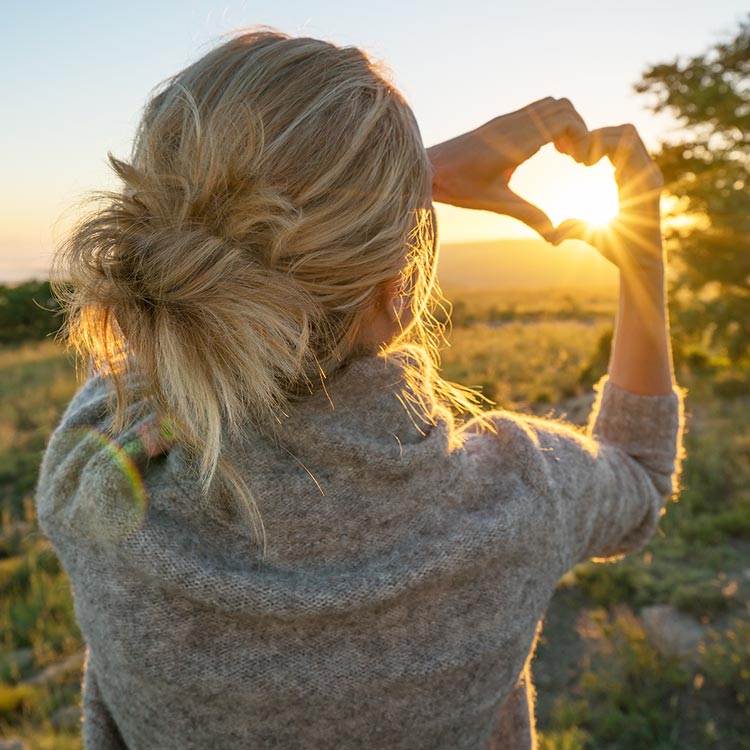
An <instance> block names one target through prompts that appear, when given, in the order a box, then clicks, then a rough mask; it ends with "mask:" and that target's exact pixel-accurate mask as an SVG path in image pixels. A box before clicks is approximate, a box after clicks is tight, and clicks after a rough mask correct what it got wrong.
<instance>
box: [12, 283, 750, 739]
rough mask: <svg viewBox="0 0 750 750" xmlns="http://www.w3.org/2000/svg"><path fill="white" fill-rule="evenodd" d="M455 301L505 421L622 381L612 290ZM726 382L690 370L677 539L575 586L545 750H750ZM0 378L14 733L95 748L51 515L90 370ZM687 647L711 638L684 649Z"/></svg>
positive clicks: (585, 573) (578, 574) (739, 426)
mask: <svg viewBox="0 0 750 750" xmlns="http://www.w3.org/2000/svg"><path fill="white" fill-rule="evenodd" d="M445 291H446V294H447V296H448V297H449V299H451V300H452V302H453V303H454V316H453V319H454V322H453V329H452V332H451V344H452V345H451V347H450V348H449V349H447V350H446V351H445V352H444V354H443V370H444V374H445V375H446V376H447V377H449V378H451V379H454V380H458V381H460V382H462V383H464V384H466V385H471V386H477V387H479V388H481V390H482V392H483V393H484V394H485V395H487V396H488V397H489V398H491V399H492V400H493V401H494V403H495V408H509V409H517V410H520V411H527V412H530V413H535V414H541V415H544V414H550V415H559V414H565V415H567V416H568V418H570V419H571V420H572V421H576V422H578V423H579V424H580V423H582V421H584V420H585V417H586V415H587V410H588V408H589V406H590V401H591V384H592V383H593V382H594V381H595V380H596V379H597V378H598V377H599V376H600V375H602V374H604V372H605V371H606V363H607V357H608V347H609V340H610V336H611V326H612V316H613V312H614V308H615V298H614V296H613V293H612V290H611V289H609V290H607V289H601V290H598V291H597V290H589V291H587V292H586V293H585V294H584V293H581V292H580V290H574V289H569V290H562V291H552V290H547V291H544V290H515V291H514V290H508V289H502V290H490V289H484V290H481V291H470V290H467V289H466V288H461V287H458V286H456V287H452V288H450V287H449V288H446V289H445ZM724 368H725V363H722V362H721V361H715V360H712V359H711V358H710V357H708V356H704V357H698V356H695V353H693V354H692V355H691V357H690V358H688V359H684V358H683V359H681V360H680V362H679V371H678V379H679V381H680V383H681V385H684V386H687V387H688V389H689V397H688V414H687V417H688V432H687V435H686V448H687V452H688V459H687V461H686V464H685V469H684V485H685V489H684V491H683V493H682V496H681V498H680V501H679V503H677V504H672V505H671V507H670V508H669V511H668V513H667V515H666V516H665V517H664V518H663V519H662V523H661V525H660V530H659V533H658V534H656V535H655V536H654V538H653V539H652V541H651V543H650V544H649V545H648V547H647V548H646V549H645V550H644V551H642V552H641V553H639V554H637V555H631V556H629V557H626V558H624V559H622V560H619V561H617V562H613V563H607V564H600V563H593V562H591V563H585V564H582V565H579V566H577V567H576V568H575V569H574V570H573V571H571V572H570V573H569V574H568V575H566V576H565V577H564V578H563V580H562V581H561V582H560V585H559V587H558V591H557V593H556V595H555V598H554V599H553V602H552V605H551V607H550V610H549V613H548V615H547V617H546V618H545V624H544V629H543V633H542V637H541V639H540V642H539V644H538V647H537V652H536V657H535V661H534V664H533V667H532V670H533V673H534V677H535V682H536V685H537V690H538V706H537V707H538V718H539V726H540V729H541V733H542V737H541V747H542V748H543V749H544V750H551V749H552V748H555V749H556V750H583V749H584V748H586V749H589V748H590V749H594V748H596V750H602V749H603V750H606V749H608V748H613V749H617V750H636V749H637V750H645V749H646V748H660V749H661V750H671V749H674V750H678V748H679V750H685V749H687V750H692V749H693V748H694V749H695V750H698V749H699V748H700V749H702V748H713V747H721V748H723V749H724V750H741V749H743V748H745V749H746V750H747V749H748V748H750V720H749V719H748V717H749V716H750V673H749V670H750V418H748V414H749V413H750V403H749V399H748V396H747V395H746V392H744V393H743V391H742V389H741V388H740V389H738V390H737V391H736V392H735V394H734V395H732V394H731V392H727V391H726V389H725V390H723V391H722V390H721V389H718V387H717V386H716V385H715V384H716V383H717V382H722V378H723V377H725V375H726V373H725V372H723V370H724ZM0 376H1V377H0V383H2V385H1V386H0V396H1V397H2V400H1V401H0V404H1V405H0V510H1V517H0V520H1V523H2V528H1V529H0V593H1V594H2V598H1V599H0V633H2V638H1V639H0V737H6V738H7V737H15V738H20V739H21V740H23V741H24V743H25V747H28V748H34V749H36V748H40V749H41V750H44V749H45V748H60V749H61V750H68V749H72V748H80V747H81V746H82V743H81V739H80V726H79V720H80V713H79V712H78V709H77V708H76V706H77V705H78V702H79V700H80V679H81V666H82V665H81V662H80V655H81V652H82V646H83V642H82V639H81V634H80V632H79V630H78V627H77V625H76V623H75V618H74V616H73V610H72V599H71V595H70V590H69V587H68V583H67V579H66V576H65V574H64V572H63V571H62V570H61V568H60V566H59V563H58V561H57V558H56V556H55V555H54V552H53V551H52V550H51V548H50V546H49V544H48V542H47V541H46V540H45V539H44V537H43V536H42V535H41V534H40V533H39V531H38V529H37V527H36V519H35V514H34V504H33V487H34V484H35V480H36V471H37V467H38V463H39V459H40V456H41V452H42V451H43V448H44V445H45V441H46V439H47V437H48V435H49V433H50V432H51V430H52V428H53V427H54V425H55V424H56V422H57V420H58V419H59V417H60V415H61V413H62V410H63V409H64V408H65V405H66V404H67V402H68V401H69V399H70V397H71V395H72V394H73V392H74V389H75V387H76V382H75V374H74V369H73V366H72V363H71V361H70V360H69V359H68V357H67V356H66V355H65V354H64V353H62V352H61V351H60V349H59V347H57V346H56V345H55V344H54V343H52V342H50V341H47V342H43V343H39V344H27V345H24V346H21V347H20V348H14V349H8V350H5V351H0ZM717 393H721V394H723V395H722V397H721V398H720V397H718V396H717ZM730 396H731V397H730ZM660 614H661V616H666V617H667V619H668V622H667V624H665V623H664V622H662V623H661V625H658V616H659V615H660ZM655 622H656V623H657V624H656V625H655V624H654V623H655ZM670 628H671V630H670ZM680 628H682V630H680ZM685 633H687V634H688V636H690V637H693V638H694V641H695V642H694V643H693V645H692V647H691V648H686V649H683V650H682V652H681V653H675V651H674V648H672V647H673V646H674V645H675V642H676V640H679V638H680V637H682V636H683V635H685ZM675 634H676V635H675ZM687 640H688V641H689V640H690V638H687Z"/></svg>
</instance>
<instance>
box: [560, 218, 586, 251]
mask: <svg viewBox="0 0 750 750" xmlns="http://www.w3.org/2000/svg"><path fill="white" fill-rule="evenodd" d="M587 229H588V225H587V224H586V222H585V221H584V220H583V219H566V220H565V221H563V222H562V223H561V224H558V226H557V227H556V228H555V230H554V232H553V235H552V236H553V244H555V245H559V244H560V243H561V242H563V241H565V240H582V239H584V237H585V236H586V232H587Z"/></svg>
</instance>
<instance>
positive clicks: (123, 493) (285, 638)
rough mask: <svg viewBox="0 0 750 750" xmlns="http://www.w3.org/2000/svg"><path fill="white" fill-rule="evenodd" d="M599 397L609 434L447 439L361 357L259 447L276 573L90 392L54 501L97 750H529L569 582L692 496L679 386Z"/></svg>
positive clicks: (249, 439)
mask: <svg viewBox="0 0 750 750" xmlns="http://www.w3.org/2000/svg"><path fill="white" fill-rule="evenodd" d="M599 388H600V394H599V397H598V399H597V404H596V405H595V408H594V411H593V412H592V420H591V422H590V426H589V432H588V436H584V435H583V434H581V433H579V432H577V431H576V430H574V429H573V428H572V427H570V426H567V425H563V424H558V423H554V422H548V421H544V420H538V419H533V418H530V417H523V416H521V415H518V414H513V413H509V412H502V411H498V412H493V413H492V419H491V423H490V427H489V429H488V427H487V425H482V424H481V423H480V422H478V421H477V420H472V421H470V422H468V423H467V424H464V425H459V424H456V423H454V421H453V418H452V417H451V413H450V411H449V410H448V409H447V408H446V407H445V406H443V405H441V404H439V403H436V405H435V413H436V414H437V418H436V419H434V420H433V422H428V421H425V420H422V419H420V417H419V415H418V413H417V412H415V411H414V410H409V411H407V409H405V407H404V401H406V402H408V401H409V395H410V388H409V385H408V379H407V378H406V377H405V372H404V369H403V364H402V362H401V361H400V360H399V359H398V358H395V357H383V356H362V357H357V358H354V359H353V360H352V361H351V363H350V364H349V365H348V366H347V367H345V368H344V369H343V370H342V371H340V372H339V373H338V374H337V375H336V376H335V377H333V378H331V379H330V380H329V382H328V384H327V391H326V392H324V391H319V392H317V393H316V394H315V395H313V396H311V397H308V398H305V399H302V400H300V401H299V402H297V403H295V404H294V405H293V408H291V409H290V411H289V415H288V418H287V419H286V420H283V424H282V427H281V429H280V430H279V433H278V436H277V441H276V442H274V441H271V440H269V439H268V438H267V437H265V436H262V435H260V434H259V433H256V432H253V430H252V429H249V428H248V430H247V431H246V433H245V435H244V439H243V440H242V441H241V446H242V450H241V454H238V456H237V460H238V466H239V467H240V468H241V470H242V471H243V472H244V473H245V474H246V476H248V477H249V478H250V480H251V482H252V486H253V488H254V490H256V492H257V495H256V496H257V498H258V506H259V510H260V513H261V516H262V518H263V521H264V526H265V529H266V532H267V536H268V549H267V556H266V559H265V561H264V562H262V563H259V562H258V557H259V550H260V547H259V545H258V543H256V541H254V540H253V539H252V537H251V535H250V533H249V530H248V529H247V524H246V521H245V520H244V519H242V518H241V517H239V516H237V515H235V514H234V511H232V510H231V509H230V507H229V506H224V505H221V504H220V503H214V502H211V501H210V499H209V497H208V496H206V494H205V493H204V492H203V491H202V488H201V484H200V481H199V479H198V476H197V474H196V473H195V471H194V470H193V469H192V468H191V467H190V465H189V462H188V461H186V458H185V453H184V451H183V450H182V448H181V447H180V446H179V444H175V445H174V446H173V447H172V448H171V450H167V451H166V452H165V453H164V454H163V455H161V456H158V457H151V458H148V457H147V456H146V454H145V453H144V451H143V445H142V444H141V443H140V441H139V440H138V437H137V435H138V433H137V432H136V429H137V426H138V425H137V424H132V425H130V427H129V428H128V429H127V430H126V431H125V432H124V433H122V434H121V435H120V436H118V437H117V439H116V440H114V441H111V440H109V439H106V438H104V437H103V434H104V433H105V432H106V428H107V425H108V422H109V421H110V417H109V416H108V410H107V389H106V387H105V383H104V381H103V380H102V379H101V378H92V379H91V380H89V381H88V383H87V384H86V385H85V387H84V388H83V389H82V390H81V391H79V393H78V394H77V396H76V397H75V399H74V401H73V402H72V404H71V406H70V408H69V410H68V412H67V414H66V416H65V417H64V419H63V421H62V424H61V425H60V427H59V428H58V430H57V431H56V433H55V434H54V435H53V437H52V440H51V442H50V445H49V448H48V451H47V454H46V456H45V461H44V464H43V466H42V472H41V478H40V484H39V490H38V507H39V518H40V525H41V528H42V529H43V531H44V532H45V533H46V534H47V535H48V536H49V537H50V539H51V540H52V542H53V544H54V545H55V548H56V550H57V551H58V554H59V555H60V558H61V560H62V562H63V565H64V567H65V569H66V571H67V572H68V574H69V577H70V580H71V584H72V587H73V590H74V594H75V606H76V615H77V617H78V620H79V623H80V625H81V629H82V632H83V634H84V636H85V638H86V641H87V644H88V663H87V668H86V676H85V684H84V713H85V722H84V733H85V736H86V747H91V748H124V747H127V748H130V749H131V750H141V749H142V748H143V749H145V748H153V747H159V748H160V749H163V750H169V748H173V747H174V748H178V747H179V748H182V749H184V748H193V747H195V748H198V747H217V748H222V749H226V750H231V749H232V748H235V747H236V748H247V747H284V748H331V747H339V748H354V747H362V748H394V749H395V748H404V749H406V748H409V750H415V749H417V748H425V749H426V748H434V749H437V748H446V749H447V748H466V749H467V750H476V749H477V748H480V747H485V746H487V743H488V742H489V741H490V740H491V738H494V741H495V742H496V743H498V745H497V746H498V747H499V746H502V747H514V748H528V747H530V746H531V743H532V739H531V734H532V732H533V730H532V729H531V727H532V726H533V717H532V715H531V708H530V706H529V705H528V704H527V698H528V695H529V691H530V689H531V686H530V683H529V681H528V673H527V670H526V668H525V665H526V663H527V658H528V656H529V651H530V649H531V647H532V644H533V641H534V638H535V633H536V628H537V624H538V622H539V619H540V617H541V616H542V615H543V612H544V610H545V608H546V606H547V604H548V602H549V599H550V597H551V595H552V592H553V590H554V588H555V585H556V583H557V581H558V579H559V577H560V576H561V575H563V574H564V573H565V572H566V571H567V570H568V569H569V568H570V567H571V566H572V565H573V564H575V563H576V562H578V560H581V559H586V558H588V557H590V556H602V555H611V554H616V553H620V552H625V551H628V550H630V549H634V548H636V547H638V546H639V545H641V544H642V543H644V542H645V540H646V539H647V538H648V536H649V535H650V534H651V533H652V531H653V529H654V527H655V525H656V523H657V520H658V517H659V513H660V511H661V508H662V505H663V501H664V498H665V497H667V496H668V495H669V494H670V493H671V490H672V488H673V485H672V480H673V476H672V474H673V471H674V468H675V463H674V461H675V448H676V443H677V439H678V437H679V435H678V433H679V430H680V429H681V426H680V410H681V394H680V393H679V391H677V390H675V391H674V392H673V393H672V394H669V395H659V396H639V395H636V394H633V393H629V392H627V391H624V390H622V389H619V388H617V387H616V386H614V384H612V383H611V382H608V381H606V379H605V380H603V381H602V382H601V383H600V385H599ZM514 687H515V688H516V689H515V691H514Z"/></svg>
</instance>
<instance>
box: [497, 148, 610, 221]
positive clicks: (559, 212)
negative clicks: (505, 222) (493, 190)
mask: <svg viewBox="0 0 750 750" xmlns="http://www.w3.org/2000/svg"><path fill="white" fill-rule="evenodd" d="M509 186H510V187H511V189H512V190H513V191H514V192H515V193H517V194H518V195H519V196H520V197H521V198H523V199H524V200H526V201H528V202H529V203H532V204H533V205H535V206H537V207H538V208H540V209H541V210H542V211H544V213H545V214H546V215H547V216H548V217H549V219H550V221H551V222H552V224H553V226H555V227H558V226H560V224H561V223H562V222H563V221H565V220H567V219H582V220H583V221H585V222H586V223H587V224H589V225H591V226H594V227H597V226H604V225H606V224H607V223H608V222H609V221H610V220H611V219H613V218H614V217H615V216H617V214H618V212H619V205H618V197H617V183H616V182H615V178H614V167H613V166H612V164H611V162H610V161H609V159H607V158H602V159H600V160H599V161H598V162H596V164H593V165H592V166H584V165H583V164H580V163H578V162H577V161H575V160H574V159H573V158H572V157H570V156H567V155H564V154H562V153H560V152H559V151H558V150H557V149H556V148H555V146H554V145H553V144H547V145H546V146H543V147H542V148H541V149H540V150H539V151H538V152H537V153H536V154H535V155H534V156H532V157H531V158H530V159H528V160H527V161H525V162H523V163H522V164H521V165H519V166H518V167H517V168H516V170H515V172H514V173H513V177H512V178H511V180H510V183H509Z"/></svg>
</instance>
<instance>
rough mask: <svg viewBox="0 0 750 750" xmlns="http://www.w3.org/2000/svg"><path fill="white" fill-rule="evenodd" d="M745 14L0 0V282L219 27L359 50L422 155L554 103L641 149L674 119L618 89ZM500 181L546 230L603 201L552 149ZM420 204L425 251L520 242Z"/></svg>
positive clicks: (488, 218)
mask: <svg viewBox="0 0 750 750" xmlns="http://www.w3.org/2000/svg"><path fill="white" fill-rule="evenodd" d="M747 11H748V8H747V5H746V3H745V2H744V0H712V2H706V0H683V1H682V2H670V1H668V0H665V1H662V2H655V0H630V1H629V2H627V3H622V2H617V3H615V2H606V0H599V1H598V2H583V1H582V0H567V1H566V2H564V3H560V2H554V3H553V2H538V1H537V0H523V1H522V2H518V1H516V2H512V3H510V2H499V1H498V0H494V1H493V2H490V1H488V0H484V1H483V2H478V1H476V0H463V1H462V2H445V1H444V0H436V1H435V2H431V3H427V2H419V1H416V2H406V1H405V0H400V1H394V0H380V2H378V3H365V2H359V1H358V0H350V1H349V2H341V1H340V2H332V1H331V0H325V1H318V2H311V0H305V2H296V1H295V2H290V1H287V0H276V2H268V0H238V1H237V2H202V1H200V0H158V2H155V1H154V0H130V1H129V2H128V3H122V2H116V3H115V2H106V1H102V0H99V1H98V2H90V1H87V2H76V1H75V0H68V2H59V1H57V0H56V1H55V2H46V1H44V2H40V1H35V0H27V1H23V2H22V0H15V2H13V1H12V0H11V2H4V3H3V4H2V9H1V10H0V42H1V43H0V95H1V96H2V110H1V111H2V113H3V114H2V117H0V149H1V150H0V282H4V281H19V280H21V279H23V278H28V277H31V276H40V277H41V276H44V275H45V271H46V268H47V265H48V262H49V256H50V252H51V251H52V249H53V248H54V247H55V245H56V244H57V243H59V241H60V240H61V238H62V237H64V235H65V232H66V230H67V229H69V227H70V226H71V225H72V222H73V221H74V220H75V218H76V216H77V215H78V212H77V211H78V210H77V208H76V204H77V202H79V201H80V200H81V199H82V198H83V197H84V195H85V193H86V192H87V191H91V190H97V189H103V188H112V187H115V186H116V182H115V180H114V178H113V176H112V175H111V173H110V172H109V169H108V167H107V164H106V157H107V152H108V151H111V152H112V153H113V154H114V155H115V156H120V157H123V158H127V156H128V155H129V152H130V146H131V142H132V137H133V134H134V132H135V127H136V124H137V122H138V119H139V116H140V113H141V110H142V108H143V105H144V104H145V102H146V99H147V97H148V95H149V93H150V91H151V89H152V88H153V87H154V86H156V85H157V84H158V83H159V82H160V81H161V80H162V79H164V78H166V77H167V76H169V75H171V74H173V73H175V72H177V71H178V70H180V69H181V68H183V67H184V66H185V65H187V64H188V63H190V62H192V61H193V60H195V59H197V58H198V57H200V56H201V55H203V54H205V53H206V52H207V51H208V50H209V49H211V48H212V47H213V46H215V45H217V44H219V43H220V42H221V35H222V34H226V33H229V32H231V31H232V30H233V29H238V28H242V27H246V26H250V25H256V24H265V25H269V26H272V27H275V28H277V29H279V30H281V31H284V32H286V33H289V34H292V35H295V36H313V37H317V38H321V39H327V40H329V41H332V42H334V43H336V44H339V45H354V46H358V47H361V48H362V49H364V50H365V51H366V52H368V53H369V54H370V55H371V56H373V57H375V58H376V59H378V60H381V61H383V62H385V63H386V65H387V66H388V67H389V68H390V70H391V71H392V73H393V80H394V82H395V83H396V85H397V87H398V88H399V89H400V90H401V91H402V92H403V93H404V95H405V96H406V98H407V100H408V101H409V103H410V104H411V106H412V108H413V110H414V112H415V115H416V117H417V121H418V122H419V125H420V130H421V133H422V138H423V141H424V144H425V146H427V147H429V146H431V145H434V144H436V143H439V142H440V141H442V140H447V139H449V138H452V137H454V136H456V135H459V134H460V133H463V132H466V131H468V130H472V129H473V128H476V127H477V126H479V125H481V124H482V123H484V122H486V121H488V120H490V119H492V118H493V117H496V116H498V115H501V114H504V113H507V112H511V111H514V110H516V109H519V108H521V107H523V106H525V105H527V104H529V103H531V102H533V101H535V100H538V99H542V98H544V97H545V96H554V97H567V98H569V99H570V100H571V101H572V102H573V104H574V106H575V107H576V109H577V110H578V112H579V113H580V114H581V115H582V116H583V118H584V120H585V121H586V123H587V125H588V127H589V128H595V127H602V126H605V125H617V124H622V123H625V122H631V123H633V124H635V125H636V127H637V128H638V129H639V131H640V133H641V136H642V138H643V140H644V141H645V142H646V144H647V146H649V148H655V147H656V145H657V144H658V142H659V139H660V138H662V137H664V136H665V134H667V133H668V132H669V131H670V129H673V128H674V123H672V122H671V121H670V120H669V118H668V117H666V116H659V117H656V116H654V115H653V114H651V113H650V112H649V111H648V110H647V108H646V105H647V103H648V102H647V99H646V98H645V97H643V96H642V95H638V94H635V93H634V92H633V89H632V85H633V83H635V82H636V81H637V80H638V79H639V78H640V76H641V74H642V73H643V71H644V70H645V68H646V67H647V66H648V65H650V64H654V63H659V62H667V61H672V60H673V59H674V58H676V57H677V56H685V55H694V54H699V53H701V52H703V51H704V50H705V49H706V48H708V47H709V46H711V45H712V44H713V43H715V42H716V41H720V40H721V39H724V38H727V36H728V35H729V34H731V33H732V32H733V31H735V29H736V28H737V27H738V24H739V21H740V20H741V19H742V18H744V17H745V16H746V15H747ZM584 172H585V174H584ZM589 178H590V179H589ZM587 180H589V181H588V182H587ZM512 186H513V187H514V189H516V190H517V191H518V192H519V193H521V194H522V195H524V196H525V197H528V198H529V199H530V200H534V201H535V202H537V203H538V204H539V205H540V206H542V207H543V208H546V209H547V210H548V213H549V214H550V216H551V217H552V218H553V220H554V221H556V222H557V221H560V220H562V219H563V218H566V216H567V215H569V214H570V213H571V212H574V211H575V210H576V205H575V200H574V198H575V197H576V196H577V195H579V196H582V197H583V199H584V200H585V199H586V197H588V199H589V201H590V200H591V199H592V196H595V195H597V196H599V197H601V196H605V197H606V196H609V199H613V196H615V195H616V191H615V188H614V183H613V182H612V178H611V168H608V165H607V164H606V163H602V164H600V165H598V167H597V168H596V169H591V170H584V168H582V167H576V165H574V164H573V163H572V162H570V160H568V159H566V157H564V156H561V155H559V154H557V153H556V152H555V151H554V147H552V146H546V147H544V148H543V149H542V151H541V152H540V153H539V154H538V155H537V156H536V157H534V158H533V159H532V160H530V161H529V162H527V163H526V164H524V165H522V166H521V167H520V168H519V169H518V171H517V173H516V175H515V176H514V180H513V183H512ZM571 201H573V202H572V203H571ZM436 207H437V209H438V224H439V229H440V239H441V244H442V243H452V242H462V241H464V242H466V241H475V240H493V239H501V238H504V237H534V236H535V235H534V233H533V232H532V230H530V229H528V228H527V227H525V226H524V225H523V224H521V223H519V222H518V221H515V220H513V219H510V218H508V217H501V216H497V215H493V214H490V213H488V212H484V211H469V210H466V209H459V208H454V207H450V206H445V205H443V204H437V206H436Z"/></svg>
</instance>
